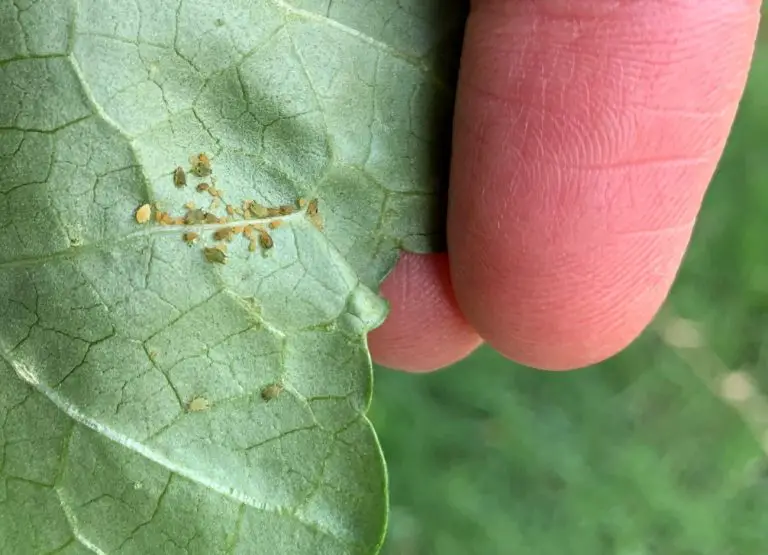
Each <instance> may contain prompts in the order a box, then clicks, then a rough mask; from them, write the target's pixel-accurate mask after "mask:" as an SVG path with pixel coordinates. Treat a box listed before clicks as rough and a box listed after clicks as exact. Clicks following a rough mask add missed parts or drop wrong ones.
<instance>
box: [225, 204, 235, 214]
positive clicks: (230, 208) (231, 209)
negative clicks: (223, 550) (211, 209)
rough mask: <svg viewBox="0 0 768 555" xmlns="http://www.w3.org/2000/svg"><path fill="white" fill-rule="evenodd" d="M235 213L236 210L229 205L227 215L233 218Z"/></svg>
mask: <svg viewBox="0 0 768 555" xmlns="http://www.w3.org/2000/svg"><path fill="white" fill-rule="evenodd" d="M234 213H235V208H234V207H233V206H232V205H231V204H227V214H229V215H230V216H232V215H234Z"/></svg>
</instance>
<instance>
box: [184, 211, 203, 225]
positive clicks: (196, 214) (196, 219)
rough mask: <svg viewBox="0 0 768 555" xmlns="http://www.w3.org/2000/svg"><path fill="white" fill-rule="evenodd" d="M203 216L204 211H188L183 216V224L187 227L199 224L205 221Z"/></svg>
mask: <svg viewBox="0 0 768 555" xmlns="http://www.w3.org/2000/svg"><path fill="white" fill-rule="evenodd" d="M205 216H206V214H205V211H204V210H200V209H199V208H195V209H194V210H189V211H188V212H187V214H186V215H185V216H184V223H185V224H187V225H195V224H201V223H203V222H204V221H205Z"/></svg>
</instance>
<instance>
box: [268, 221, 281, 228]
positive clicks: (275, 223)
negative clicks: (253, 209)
mask: <svg viewBox="0 0 768 555" xmlns="http://www.w3.org/2000/svg"><path fill="white" fill-rule="evenodd" d="M281 225H283V220H274V221H272V222H269V227H270V228H271V229H277V228H278V227H280V226H281Z"/></svg>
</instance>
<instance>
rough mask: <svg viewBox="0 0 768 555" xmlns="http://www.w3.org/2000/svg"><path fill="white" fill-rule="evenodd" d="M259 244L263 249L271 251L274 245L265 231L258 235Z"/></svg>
mask: <svg viewBox="0 0 768 555" xmlns="http://www.w3.org/2000/svg"><path fill="white" fill-rule="evenodd" d="M259 243H260V244H261V248H263V249H271V248H272V247H273V246H274V245H275V243H274V242H273V241H272V237H270V235H269V233H267V232H266V231H261V232H260V233H259Z"/></svg>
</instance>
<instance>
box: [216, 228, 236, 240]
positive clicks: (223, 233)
mask: <svg viewBox="0 0 768 555" xmlns="http://www.w3.org/2000/svg"><path fill="white" fill-rule="evenodd" d="M233 234H234V230H233V229H232V228H231V227H223V228H221V229H217V230H216V231H214V232H213V238H214V240H216V241H231V240H232V235H233Z"/></svg>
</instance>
